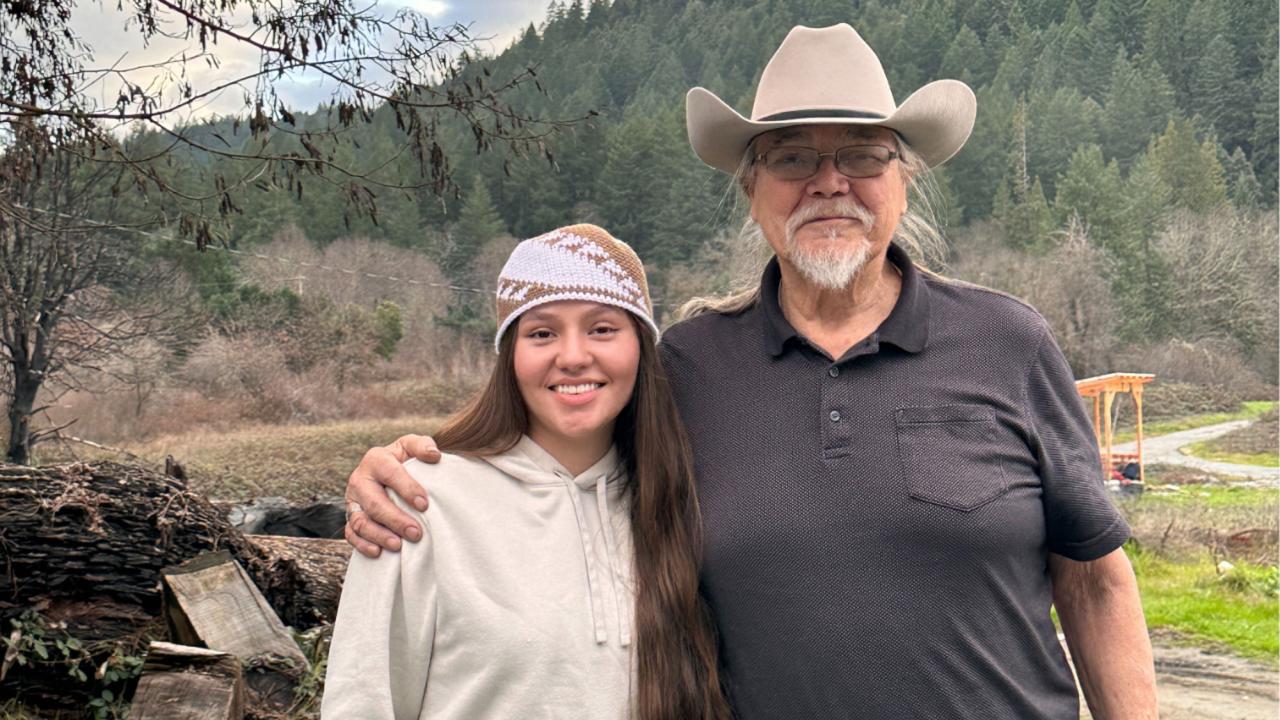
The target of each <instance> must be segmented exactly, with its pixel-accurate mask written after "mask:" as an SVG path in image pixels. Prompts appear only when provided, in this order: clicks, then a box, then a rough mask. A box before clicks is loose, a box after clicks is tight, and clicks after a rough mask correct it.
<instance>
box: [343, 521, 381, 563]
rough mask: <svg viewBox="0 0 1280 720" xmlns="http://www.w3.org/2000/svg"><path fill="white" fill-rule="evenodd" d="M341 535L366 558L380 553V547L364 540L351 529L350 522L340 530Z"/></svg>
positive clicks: (374, 556)
mask: <svg viewBox="0 0 1280 720" xmlns="http://www.w3.org/2000/svg"><path fill="white" fill-rule="evenodd" d="M342 532H343V535H344V536H345V537H346V538H347V542H348V543H350V545H351V546H352V547H354V548H355V549H356V552H358V553H360V554H361V555H364V556H365V557H368V558H376V557H378V556H379V555H381V554H382V548H381V547H379V546H377V545H374V544H373V543H371V542H369V541H367V540H365V539H364V538H362V537H360V536H359V535H357V534H355V532H354V531H352V530H351V524H350V523H347V525H346V527H344V528H343V530H342Z"/></svg>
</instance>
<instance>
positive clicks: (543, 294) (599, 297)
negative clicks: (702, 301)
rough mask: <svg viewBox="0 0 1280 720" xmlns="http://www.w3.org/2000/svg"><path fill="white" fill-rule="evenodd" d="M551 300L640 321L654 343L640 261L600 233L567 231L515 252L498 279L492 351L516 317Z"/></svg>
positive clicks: (584, 228) (587, 228)
mask: <svg viewBox="0 0 1280 720" xmlns="http://www.w3.org/2000/svg"><path fill="white" fill-rule="evenodd" d="M557 300H588V301H591V302H598V303H604V304H605V305H613V306H615V307H620V308H622V309H623V310H628V311H630V312H631V313H632V314H634V315H635V316H636V317H638V318H640V319H641V320H643V321H644V323H645V324H646V325H648V326H649V328H650V329H652V330H653V336H654V337H655V338H656V337H658V333H659V331H658V325H657V323H655V322H654V321H653V304H652V303H651V302H650V301H649V283H648V281H647V280H645V276H644V265H643V264H642V263H641V262H640V256H638V255H636V252H635V251H634V250H632V249H631V246H630V245H627V244H626V243H624V242H622V241H621V240H619V239H617V238H615V237H614V236H612V235H610V234H609V233H608V231H606V230H605V229H604V228H602V227H598V226H596V225H589V224H582V225H569V226H568V227H562V228H558V229H556V230H552V231H551V232H549V233H546V234H544V235H539V236H538V237H535V238H530V239H528V240H525V241H524V242H522V243H520V244H519V245H517V246H516V249H515V250H513V251H512V252H511V257H509V258H507V264H506V265H504V266H503V267H502V272H501V273H500V274H499V275H498V293H497V310H498V332H497V333H496V334H495V335H494V337H493V347H494V350H497V349H498V348H499V346H500V344H501V341H502V334H503V333H504V332H506V330H507V327H509V326H510V325H511V323H513V322H515V321H516V319H517V318H519V317H520V315H521V314H522V313H524V312H525V311H527V310H529V309H530V308H533V307H537V306H538V305H544V304H546V303H549V302H555V301H557Z"/></svg>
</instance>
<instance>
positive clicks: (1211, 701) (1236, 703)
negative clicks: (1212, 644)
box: [1081, 632, 1280, 720]
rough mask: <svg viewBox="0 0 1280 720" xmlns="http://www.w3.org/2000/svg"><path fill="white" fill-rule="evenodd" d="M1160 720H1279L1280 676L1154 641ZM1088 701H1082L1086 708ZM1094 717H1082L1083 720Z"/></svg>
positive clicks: (1163, 640) (1158, 639)
mask: <svg viewBox="0 0 1280 720" xmlns="http://www.w3.org/2000/svg"><path fill="white" fill-rule="evenodd" d="M1153 642H1154V644H1155V648H1154V649H1155V655H1156V685H1157V687H1158V692H1159V697H1160V717H1161V720H1276V718H1277V717H1280V671H1277V670H1275V669H1272V668H1270V667H1268V666H1267V665H1265V664H1262V663H1257V662H1251V661H1249V660H1242V659H1240V658H1237V657H1234V656H1230V655H1219V654H1214V653H1209V652H1206V651H1204V650H1201V649H1199V648H1190V647H1182V646H1178V645H1174V644H1172V642H1170V641H1169V640H1168V639H1166V638H1163V637H1161V634H1160V633H1159V632H1157V633H1156V636H1155V637H1154V638H1153ZM1083 707H1084V702H1083V701H1081V708H1083ZM1090 717H1091V716H1090V715H1089V713H1088V711H1087V710H1086V711H1084V712H1083V713H1082V714H1081V718H1082V719H1083V720H1088V718H1090Z"/></svg>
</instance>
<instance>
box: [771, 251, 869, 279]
mask: <svg viewBox="0 0 1280 720" xmlns="http://www.w3.org/2000/svg"><path fill="white" fill-rule="evenodd" d="M867 255H868V252H867V246H866V245H865V244H859V245H858V246H857V247H853V248H832V247H825V248H821V249H818V250H800V249H798V248H792V250H791V252H790V253H789V258H788V259H789V260H790V261H791V265H792V267H794V268H795V269H796V272H798V273H800V275H801V277H803V278H804V279H805V280H808V281H809V282H810V283H812V284H813V285H815V286H817V287H819V288H821V289H823V290H841V289H844V288H847V287H849V286H851V285H852V284H853V281H854V280H855V279H856V278H857V277H858V273H860V272H862V268H863V267H864V266H866V264H867Z"/></svg>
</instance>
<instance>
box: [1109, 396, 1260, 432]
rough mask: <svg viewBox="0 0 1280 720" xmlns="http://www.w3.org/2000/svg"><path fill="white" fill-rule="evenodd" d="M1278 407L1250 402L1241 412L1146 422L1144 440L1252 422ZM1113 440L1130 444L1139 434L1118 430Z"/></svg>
mask: <svg viewBox="0 0 1280 720" xmlns="http://www.w3.org/2000/svg"><path fill="white" fill-rule="evenodd" d="M1276 405H1277V403H1276V402H1274V401H1272V400H1248V401H1245V402H1243V403H1241V404H1240V409H1239V410H1237V411H1235V412H1231V413H1204V414H1201V415H1187V416H1185V417H1179V418H1169V419H1168V420H1156V421H1150V422H1144V423H1143V424H1142V436H1143V437H1144V438H1149V437H1157V436H1160V435H1168V434H1169V433H1175V432H1181V431H1183V430H1194V429H1196V428H1198V427H1204V426H1206V425H1218V424H1220V423H1224V422H1231V421H1232V420H1252V419H1254V418H1257V417H1259V416H1261V415H1264V414H1266V413H1267V412H1269V411H1271V410H1273V409H1275V407H1276ZM1112 438H1113V439H1112V442H1116V443H1122V442H1129V441H1131V440H1136V439H1137V438H1138V433H1137V431H1136V430H1134V429H1132V428H1129V429H1126V430H1118V431H1116V432H1115V433H1114V434H1113V436H1112Z"/></svg>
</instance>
